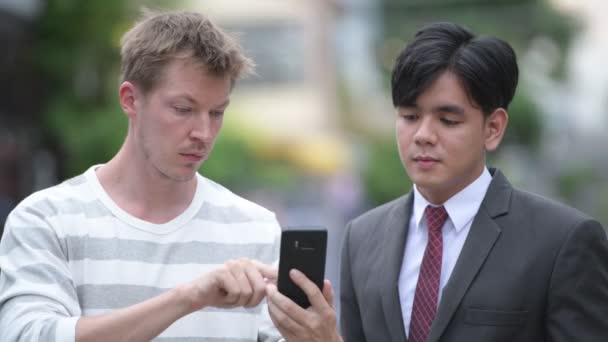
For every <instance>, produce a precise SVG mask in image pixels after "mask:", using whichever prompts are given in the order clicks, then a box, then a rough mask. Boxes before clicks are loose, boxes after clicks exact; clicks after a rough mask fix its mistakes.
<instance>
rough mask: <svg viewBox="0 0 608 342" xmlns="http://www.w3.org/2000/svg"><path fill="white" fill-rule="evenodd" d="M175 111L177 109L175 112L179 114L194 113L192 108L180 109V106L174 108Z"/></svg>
mask: <svg viewBox="0 0 608 342" xmlns="http://www.w3.org/2000/svg"><path fill="white" fill-rule="evenodd" d="M173 109H175V111H176V112H177V113H179V114H188V113H191V112H192V108H190V107H178V106H175V107H173Z"/></svg>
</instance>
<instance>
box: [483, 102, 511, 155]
mask: <svg viewBox="0 0 608 342" xmlns="http://www.w3.org/2000/svg"><path fill="white" fill-rule="evenodd" d="M508 121H509V114H507V111H506V110H505V109H504V108H497V109H496V110H494V112H492V113H491V114H490V115H489V116H487V117H486V119H485V122H484V147H485V149H486V151H488V152H491V151H494V150H496V148H498V145H500V142H501V141H502V137H503V136H504V134H505V129H506V128H507V123H508Z"/></svg>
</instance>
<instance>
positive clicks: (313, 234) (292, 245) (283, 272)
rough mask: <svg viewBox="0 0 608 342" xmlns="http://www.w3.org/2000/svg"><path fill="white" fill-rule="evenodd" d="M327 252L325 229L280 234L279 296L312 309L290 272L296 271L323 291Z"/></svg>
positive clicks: (290, 230)
mask: <svg viewBox="0 0 608 342" xmlns="http://www.w3.org/2000/svg"><path fill="white" fill-rule="evenodd" d="M326 249H327V230H326V229H317V228H315V229H289V230H285V231H283V233H282V234H281V257H280V259H279V279H278V289H279V292H281V293H282V294H284V295H285V296H287V297H289V298H291V300H293V301H294V302H296V303H297V304H298V305H300V306H301V307H303V308H307V307H309V306H310V302H309V301H308V297H307V296H306V294H305V293H304V291H302V289H300V287H299V286H297V285H296V284H294V283H293V281H291V278H290V277H289V271H290V270H291V269H294V268H295V269H297V270H298V271H300V272H302V273H304V274H305V275H306V276H307V277H308V279H310V280H311V281H312V282H313V283H315V284H316V285H317V287H319V289H321V290H322V289H323V279H324V278H325V255H326Z"/></svg>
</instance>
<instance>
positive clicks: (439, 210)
mask: <svg viewBox="0 0 608 342" xmlns="http://www.w3.org/2000/svg"><path fill="white" fill-rule="evenodd" d="M424 215H425V216H426V222H427V224H428V226H429V232H431V231H441V227H443V224H444V223H445V220H446V219H447V218H448V212H447V211H446V210H445V208H444V207H443V206H440V207H433V206H430V205H429V206H427V207H426V209H425V210H424Z"/></svg>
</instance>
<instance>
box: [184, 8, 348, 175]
mask: <svg viewBox="0 0 608 342" xmlns="http://www.w3.org/2000/svg"><path fill="white" fill-rule="evenodd" d="M187 4H188V6H190V7H191V8H193V9H195V10H200V11H201V12H203V13H205V14H207V15H209V16H210V17H211V18H212V19H213V20H214V21H215V22H217V23H218V24H219V25H220V26H222V27H223V28H226V29H227V30H228V31H230V32H236V33H238V35H239V37H240V42H241V44H242V45H243V46H244V48H245V50H246V51H247V53H248V55H249V56H250V57H252V58H253V59H254V61H255V63H256V75H253V76H251V77H249V78H247V79H245V80H244V81H243V82H241V83H240V84H239V85H238V87H237V88H236V90H235V93H234V95H233V98H232V102H231V108H230V109H229V111H230V113H229V117H227V120H236V121H238V122H239V125H240V126H241V127H243V130H244V131H252V132H255V135H256V144H259V145H261V148H260V152H261V153H266V154H269V155H274V156H275V157H280V158H284V159H287V160H290V161H291V162H293V163H294V164H296V165H298V166H300V167H302V168H303V169H305V170H308V171H310V172H311V173H313V174H321V175H329V174H332V173H333V172H335V171H336V170H338V169H340V168H341V167H343V166H344V165H345V164H346V163H348V159H349V153H350V152H349V148H348V145H346V142H345V140H344V139H343V135H344V132H343V131H342V125H341V124H340V122H339V116H338V115H336V113H337V101H338V99H337V93H336V89H337V87H336V72H335V70H336V67H335V65H334V60H335V58H334V56H333V53H334V52H333V51H334V50H333V41H332V39H333V36H334V28H333V25H334V16H335V11H336V6H335V4H334V3H333V2H332V1H320V0H314V1H301V0H257V1H255V3H252V2H251V1H247V0H228V1H226V0H207V1H188V2H187Z"/></svg>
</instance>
